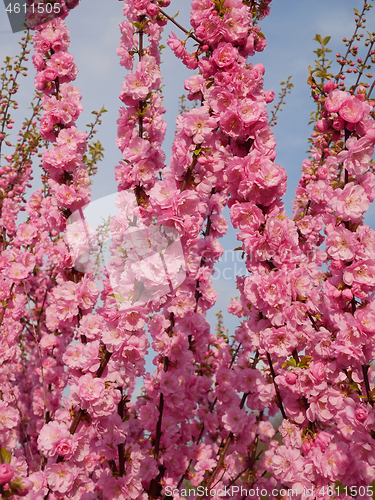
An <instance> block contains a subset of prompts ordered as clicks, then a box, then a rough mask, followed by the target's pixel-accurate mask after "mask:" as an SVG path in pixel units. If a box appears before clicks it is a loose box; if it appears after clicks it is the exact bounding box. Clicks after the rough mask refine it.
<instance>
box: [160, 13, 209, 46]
mask: <svg viewBox="0 0 375 500" xmlns="http://www.w3.org/2000/svg"><path fill="white" fill-rule="evenodd" d="M159 12H160V14H161V15H163V16H164V17H166V18H167V19H168V20H169V21H171V22H172V23H173V24H174V25H175V26H177V28H179V29H180V30H181V31H183V32H184V33H185V34H186V35H187V36H189V37H190V38H192V39H193V40H195V41H196V42H197V43H199V44H200V43H201V42H200V41H199V40H198V38H196V37H195V36H194V35H193V34H192V33H190V32H189V31H188V30H186V29H185V28H184V27H183V26H181V24H178V22H177V21H175V20H174V19H173V17H170V16H168V14H166V13H165V12H164V11H163V10H162V9H161V8H160V7H159Z"/></svg>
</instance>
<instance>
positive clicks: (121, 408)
mask: <svg viewBox="0 0 375 500" xmlns="http://www.w3.org/2000/svg"><path fill="white" fill-rule="evenodd" d="M119 389H120V392H121V400H120V402H119V404H118V407H117V412H118V414H119V415H120V417H121V420H122V419H123V418H124V410H125V404H124V396H123V390H122V387H119ZM117 449H118V461H119V473H120V476H123V475H124V474H125V443H120V444H118V445H117Z"/></svg>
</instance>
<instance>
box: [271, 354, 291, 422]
mask: <svg viewBox="0 0 375 500" xmlns="http://www.w3.org/2000/svg"><path fill="white" fill-rule="evenodd" d="M267 360H268V364H269V365H270V370H271V375H272V380H273V385H274V387H275V391H276V397H277V401H278V407H279V408H280V411H281V414H282V416H283V418H285V419H286V418H287V416H286V414H285V410H284V406H283V402H282V399H281V394H280V391H279V388H278V386H277V384H276V382H275V378H276V374H275V370H274V369H273V364H272V360H271V356H270V355H269V353H268V352H267Z"/></svg>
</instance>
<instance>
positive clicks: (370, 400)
mask: <svg viewBox="0 0 375 500" xmlns="http://www.w3.org/2000/svg"><path fill="white" fill-rule="evenodd" d="M369 368H370V367H369V365H362V373H363V379H364V381H365V387H366V394H367V399H368V400H369V403H370V405H371V406H374V401H373V400H372V397H371V390H370V383H369V380H368V370H369Z"/></svg>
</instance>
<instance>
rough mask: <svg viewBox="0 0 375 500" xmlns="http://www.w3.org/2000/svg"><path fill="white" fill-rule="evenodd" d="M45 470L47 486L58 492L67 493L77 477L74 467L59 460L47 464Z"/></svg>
mask: <svg viewBox="0 0 375 500" xmlns="http://www.w3.org/2000/svg"><path fill="white" fill-rule="evenodd" d="M45 472H46V474H47V480H48V484H49V487H50V488H51V490H52V491H56V492H58V493H67V492H68V491H69V490H70V488H71V487H72V485H73V482H74V480H75V478H76V477H77V472H78V471H77V469H76V467H74V466H72V465H69V464H67V463H66V462H60V463H59V464H49V465H47V467H46V469H45Z"/></svg>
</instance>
